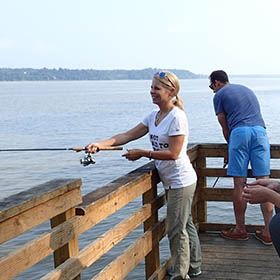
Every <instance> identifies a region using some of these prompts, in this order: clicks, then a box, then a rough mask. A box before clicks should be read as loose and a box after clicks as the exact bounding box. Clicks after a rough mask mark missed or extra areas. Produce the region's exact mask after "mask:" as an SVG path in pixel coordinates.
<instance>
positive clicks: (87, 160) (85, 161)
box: [80, 153, 95, 166]
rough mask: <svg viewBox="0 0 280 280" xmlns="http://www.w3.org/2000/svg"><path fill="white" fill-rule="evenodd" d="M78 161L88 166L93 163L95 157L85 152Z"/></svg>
mask: <svg viewBox="0 0 280 280" xmlns="http://www.w3.org/2000/svg"><path fill="white" fill-rule="evenodd" d="M80 163H81V164H82V165H83V166H88V165H90V164H95V159H94V158H93V156H92V154H91V153H86V155H85V156H84V157H83V158H81V159H80Z"/></svg>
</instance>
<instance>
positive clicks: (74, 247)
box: [51, 208, 81, 280]
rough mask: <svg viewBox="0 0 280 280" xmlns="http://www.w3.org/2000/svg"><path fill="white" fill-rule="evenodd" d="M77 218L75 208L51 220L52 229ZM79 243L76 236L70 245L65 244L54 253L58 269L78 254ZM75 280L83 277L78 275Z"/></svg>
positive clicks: (55, 264)
mask: <svg viewBox="0 0 280 280" xmlns="http://www.w3.org/2000/svg"><path fill="white" fill-rule="evenodd" d="M74 216H75V208H72V209H69V210H68V211H66V212H64V213H62V214H60V215H58V216H56V217H54V218H52V219H51V228H54V227H56V226H58V225H59V224H62V223H63V222H65V221H67V220H69V219H71V218H72V217H74ZM78 252H79V243H78V236H75V237H74V238H73V239H72V240H71V241H70V242H69V243H67V244H65V245H64V246H62V247H61V248H59V249H58V250H56V251H54V266H55V267H58V266H59V265H60V264H62V263H63V262H65V261H66V260H67V259H69V258H71V257H72V256H74V255H76V254H78ZM74 280H81V276H80V275H78V276H77V277H75V278H74Z"/></svg>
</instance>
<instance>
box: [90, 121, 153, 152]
mask: <svg viewBox="0 0 280 280" xmlns="http://www.w3.org/2000/svg"><path fill="white" fill-rule="evenodd" d="M147 133H148V127H146V126H145V125H143V124H142V123H139V124H138V125H137V126H135V127H134V128H132V129H130V130H128V131H126V132H124V133H120V134H117V135H115V136H113V137H111V138H109V139H106V140H103V141H99V142H93V143H90V144H88V145H87V146H86V149H87V150H88V151H89V152H90V153H96V152H97V151H98V149H100V148H102V147H108V146H119V145H124V144H126V143H128V142H130V141H133V140H136V139H138V138H140V137H142V136H144V135H145V134H147Z"/></svg>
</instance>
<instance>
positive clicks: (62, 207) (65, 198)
mask: <svg viewBox="0 0 280 280" xmlns="http://www.w3.org/2000/svg"><path fill="white" fill-rule="evenodd" d="M81 201H82V198H81V190H80V188H78V189H77V188H76V189H73V190H71V191H69V192H67V193H64V194H63V195H61V196H56V197H54V198H52V199H50V200H47V201H45V202H43V203H41V204H39V205H37V206H35V207H33V208H30V209H29V210H27V211H24V212H23V213H20V214H17V216H13V217H11V218H9V219H6V220H5V221H2V222H1V224H0V243H3V242H6V241H8V240H10V239H12V238H14V237H16V236H18V235H20V234H22V233H24V232H26V231H28V230H30V229H32V228H34V227H36V226H38V225H40V224H42V223H44V222H46V221H48V220H49V219H51V218H52V217H54V216H57V215H59V214H61V213H62V212H65V211H67V210H69V209H71V208H73V207H75V206H76V205H78V204H79V203H81Z"/></svg>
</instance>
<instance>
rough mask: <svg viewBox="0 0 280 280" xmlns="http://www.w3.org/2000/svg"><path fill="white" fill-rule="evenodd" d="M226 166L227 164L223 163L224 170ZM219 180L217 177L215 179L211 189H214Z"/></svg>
mask: <svg viewBox="0 0 280 280" xmlns="http://www.w3.org/2000/svg"><path fill="white" fill-rule="evenodd" d="M226 166H227V162H225V163H224V165H223V168H225V167H226ZM219 179H220V177H217V179H216V180H215V182H214V184H213V186H212V188H215V186H216V184H217V182H218V181H219Z"/></svg>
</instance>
